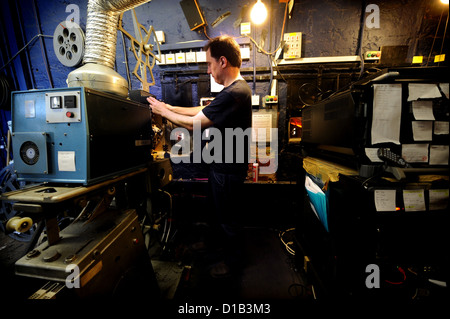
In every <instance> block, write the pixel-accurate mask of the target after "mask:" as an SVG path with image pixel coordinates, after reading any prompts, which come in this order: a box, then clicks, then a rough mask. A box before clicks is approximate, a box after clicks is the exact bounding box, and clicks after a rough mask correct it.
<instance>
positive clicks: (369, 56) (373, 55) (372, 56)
mask: <svg viewBox="0 0 450 319" xmlns="http://www.w3.org/2000/svg"><path fill="white" fill-rule="evenodd" d="M380 58H381V51H366V53H365V54H364V60H372V61H376V60H380Z"/></svg>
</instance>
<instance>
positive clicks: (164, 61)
mask: <svg viewBox="0 0 450 319" xmlns="http://www.w3.org/2000/svg"><path fill="white" fill-rule="evenodd" d="M156 57H159V58H160V60H161V62H158V60H156V64H157V65H164V64H166V56H165V55H164V54H161V55H160V56H158V55H156Z"/></svg>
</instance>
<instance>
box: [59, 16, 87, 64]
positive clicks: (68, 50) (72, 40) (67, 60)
mask: <svg viewBox="0 0 450 319" xmlns="http://www.w3.org/2000/svg"><path fill="white" fill-rule="evenodd" d="M53 50H54V51H55V55H56V57H57V58H58V60H59V62H61V63H62V64H63V65H65V66H68V67H73V66H76V65H78V64H80V63H81V61H82V59H83V55H84V33H83V30H82V29H81V27H80V26H79V25H78V24H76V23H75V22H70V21H62V22H61V23H60V24H58V26H57V27H56V29H55V32H54V33H53Z"/></svg>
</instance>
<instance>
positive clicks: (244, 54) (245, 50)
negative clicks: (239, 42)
mask: <svg viewBox="0 0 450 319" xmlns="http://www.w3.org/2000/svg"><path fill="white" fill-rule="evenodd" d="M241 59H242V60H248V59H250V48H249V47H241Z"/></svg>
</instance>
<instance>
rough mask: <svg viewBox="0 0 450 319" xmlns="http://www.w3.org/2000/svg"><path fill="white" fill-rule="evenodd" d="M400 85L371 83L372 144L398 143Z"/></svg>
mask: <svg viewBox="0 0 450 319" xmlns="http://www.w3.org/2000/svg"><path fill="white" fill-rule="evenodd" d="M401 113H402V85H401V84H374V85H373V118H372V131H371V135H372V144H377V143H386V142H392V143H395V144H400V119H401Z"/></svg>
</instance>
